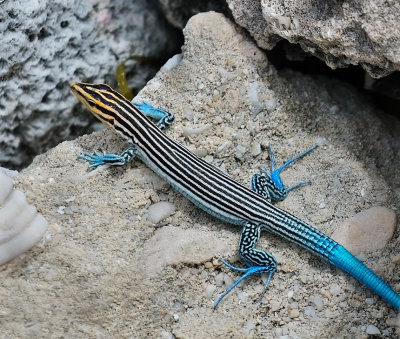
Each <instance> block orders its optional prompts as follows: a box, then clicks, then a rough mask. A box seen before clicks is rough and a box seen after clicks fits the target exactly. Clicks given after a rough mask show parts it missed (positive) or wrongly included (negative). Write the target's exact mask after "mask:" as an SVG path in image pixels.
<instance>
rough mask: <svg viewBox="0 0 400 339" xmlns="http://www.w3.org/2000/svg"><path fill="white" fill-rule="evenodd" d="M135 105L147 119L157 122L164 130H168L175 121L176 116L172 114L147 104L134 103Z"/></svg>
mask: <svg viewBox="0 0 400 339" xmlns="http://www.w3.org/2000/svg"><path fill="white" fill-rule="evenodd" d="M133 104H134V105H135V106H136V107H137V108H139V109H140V111H141V112H142V113H143V114H144V115H145V116H146V117H149V118H152V119H154V120H157V126H158V127H159V128H160V129H162V130H165V129H166V128H168V127H169V126H170V125H171V124H172V123H173V121H174V116H173V115H172V114H171V113H168V112H166V111H163V110H162V109H158V108H155V107H153V106H152V105H150V104H148V103H147V102H142V103H139V102H134V103H133Z"/></svg>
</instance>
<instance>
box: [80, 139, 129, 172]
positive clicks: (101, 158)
mask: <svg viewBox="0 0 400 339" xmlns="http://www.w3.org/2000/svg"><path fill="white" fill-rule="evenodd" d="M135 155H136V148H135V145H131V146H130V147H128V148H127V149H126V150H125V151H124V152H122V153H121V155H118V154H111V153H106V152H103V153H101V152H99V151H95V152H94V153H93V154H91V153H84V154H81V155H79V156H78V159H83V160H86V161H88V162H90V165H89V167H88V169H93V168H96V167H98V166H100V165H107V164H108V165H112V166H123V165H126V164H127V163H128V162H129V161H131V160H132V159H133V158H134V157H135Z"/></svg>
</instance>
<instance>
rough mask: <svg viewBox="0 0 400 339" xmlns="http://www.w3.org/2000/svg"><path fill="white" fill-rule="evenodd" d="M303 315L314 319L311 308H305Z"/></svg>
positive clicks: (313, 309) (312, 308)
mask: <svg viewBox="0 0 400 339" xmlns="http://www.w3.org/2000/svg"><path fill="white" fill-rule="evenodd" d="M304 314H305V315H307V316H309V317H315V308H314V307H312V306H306V307H305V309H304Z"/></svg>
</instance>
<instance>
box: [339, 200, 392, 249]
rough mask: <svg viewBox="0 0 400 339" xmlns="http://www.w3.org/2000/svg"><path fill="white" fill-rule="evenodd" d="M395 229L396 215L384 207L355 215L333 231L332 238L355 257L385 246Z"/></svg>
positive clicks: (373, 208)
mask: <svg viewBox="0 0 400 339" xmlns="http://www.w3.org/2000/svg"><path fill="white" fill-rule="evenodd" d="M395 228H396V214H395V213H394V212H393V211H392V210H390V209H388V208H385V207H372V208H369V209H367V210H364V211H361V212H360V213H357V214H356V215H355V216H353V217H352V218H350V219H349V220H346V221H345V222H344V223H343V224H342V225H340V226H339V227H337V228H336V229H335V232H333V234H332V238H333V239H335V240H336V241H338V242H339V243H340V244H342V245H343V246H345V247H346V248H347V249H349V250H350V251H351V252H352V253H354V254H355V255H359V254H361V253H365V252H373V251H376V250H379V249H382V248H384V247H385V246H387V244H388V242H389V241H390V240H391V239H392V237H393V233H394V231H395Z"/></svg>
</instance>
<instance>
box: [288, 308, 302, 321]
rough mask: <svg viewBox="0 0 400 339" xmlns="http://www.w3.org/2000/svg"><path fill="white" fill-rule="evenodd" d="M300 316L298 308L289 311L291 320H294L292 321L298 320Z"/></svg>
mask: <svg viewBox="0 0 400 339" xmlns="http://www.w3.org/2000/svg"><path fill="white" fill-rule="evenodd" d="M299 315H300V312H299V310H298V309H297V308H293V309H292V308H290V309H289V311H288V316H289V317H290V318H292V319H294V318H298V317H299Z"/></svg>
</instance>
